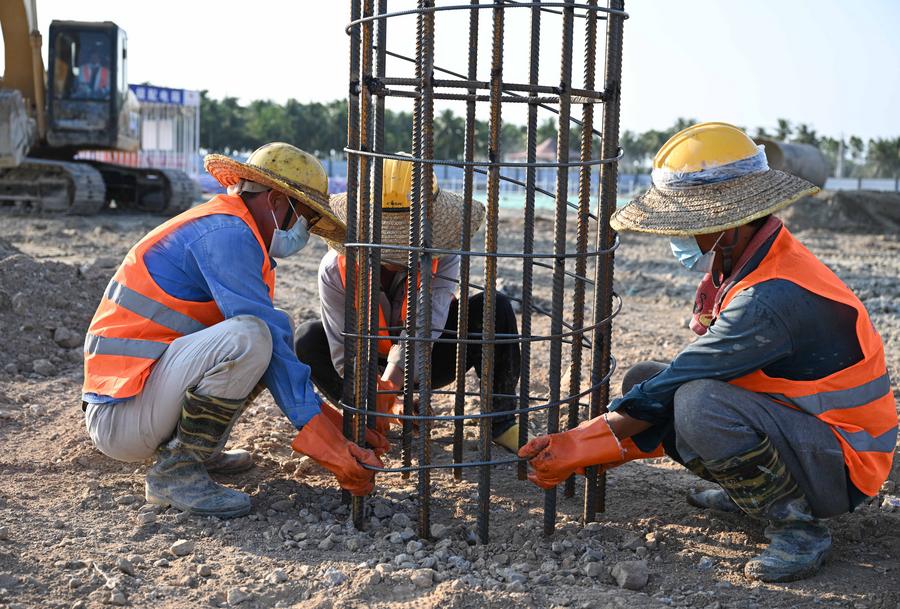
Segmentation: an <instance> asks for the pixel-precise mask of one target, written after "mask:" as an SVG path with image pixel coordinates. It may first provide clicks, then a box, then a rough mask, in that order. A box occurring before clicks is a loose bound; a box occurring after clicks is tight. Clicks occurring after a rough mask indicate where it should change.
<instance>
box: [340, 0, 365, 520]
mask: <svg viewBox="0 0 900 609" xmlns="http://www.w3.org/2000/svg"><path fill="white" fill-rule="evenodd" d="M361 11H362V9H361V3H360V0H351V2H350V20H351V21H355V20H356V19H359V18H360V13H361ZM359 49H360V26H359V25H355V26H353V27H352V28H351V29H350V88H349V90H348V92H347V94H348V97H347V147H348V148H349V149H350V150H358V149H359V92H360V80H359ZM358 167H359V156H358V155H356V154H353V153H350V154H348V155H347V237H346V239H347V242H348V243H353V242H356V240H357V237H358V235H357V221H356V219H357V216H356V207H357V206H356V197H357V190H356V189H357V186H358V184H359V179H358V178H359V176H358V174H357V171H358ZM356 254H357V252H356V248H352V247H348V248H346V257H347V258H346V260H347V281H346V286H345V296H346V298H345V299H344V329H345V331H346V332H347V333H348V334H350V333H352V332H353V330H354V329H355V328H356V325H357V324H356V318H357V308H356V305H357V302H356V275H357V272H356V269H357V265H356V260H357V255H356ZM357 342H359V341H358V339H356V338H353V337H351V336H344V384H343V387H342V392H341V401H342V402H343V403H345V404H356V403H357V402H356V401H355V392H356V378H357V376H358V374H357V373H356V344H357ZM342 431H343V432H344V436H345V437H347V438H351V439H352V438H353V416H352V415H351V413H350V412H344V429H343V430H342ZM342 499H343V501H344V503H350V493H348V492H346V491H344V492H343V493H342ZM354 516H355V514H354ZM356 524H357V523H356V522H354V525H356ZM360 524H361V523H360Z"/></svg>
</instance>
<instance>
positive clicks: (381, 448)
mask: <svg viewBox="0 0 900 609" xmlns="http://www.w3.org/2000/svg"><path fill="white" fill-rule="evenodd" d="M319 408H320V410H321V411H322V414H324V415H325V418H327V419H328V420H329V421H330V422H331V424H332V425H334V426H335V427H337V428H338V430H339V431H341V432H343V429H344V415H343V414H342V413H340V412H338V409H337V408H334V407H333V406H331V405H329V404H326V403H325V402H322V404H320V406H319ZM365 440H366V444H367V445H368V446H370V447H371V448H372V450H373V451H375V455H377V456H379V457H380V456H381V455H383V454H385V453H387V452H388V451H390V450H391V443H390V442H388V439H387V438H385V437H384V435H382V434H380V433H379V432H378V431H377V429H372V428H371V427H368V426H366V436H365Z"/></svg>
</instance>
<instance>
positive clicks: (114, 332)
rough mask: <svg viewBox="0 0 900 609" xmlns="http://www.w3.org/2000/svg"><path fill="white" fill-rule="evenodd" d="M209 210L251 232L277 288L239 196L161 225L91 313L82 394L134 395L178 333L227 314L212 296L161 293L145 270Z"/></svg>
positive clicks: (134, 251)
mask: <svg viewBox="0 0 900 609" xmlns="http://www.w3.org/2000/svg"><path fill="white" fill-rule="evenodd" d="M213 214H226V215H229V216H237V217H238V218H240V219H241V220H243V221H244V223H245V224H246V225H247V226H248V227H249V228H250V230H251V231H253V236H254V237H256V240H257V241H258V242H259V247H260V248H261V249H262V251H263V254H264V256H263V265H262V268H261V269H260V273H261V275H262V278H263V281H264V282H265V284H266V286H267V287H268V288H269V297H273V296H274V293H275V270H274V269H273V268H272V265H271V263H270V261H269V255H268V253H267V252H266V246H265V244H264V242H263V239H262V236H261V235H260V234H259V230H258V229H257V227H256V222H255V221H254V220H253V217H252V216H251V215H250V211H249V210H248V209H247V207H246V206H245V205H244V202H243V200H241V198H240V197H238V196H228V195H218V196H216V197H214V198H213V199H211V200H210V201H208V202H207V203H204V204H203V205H198V206H197V207H194V208H193V209H189V210H187V211H186V212H184V213H181V214H179V215H177V216H175V217H174V218H172V219H171V220H169V221H168V222H165V223H164V224H161V225H160V226H158V227H156V228H155V229H154V230H152V231H151V232H149V233H148V234H147V235H145V236H144V238H143V239H141V240H140V241H138V242H137V244H136V245H135V246H134V247H132V248H131V250H130V251H129V252H128V255H126V256H125V260H124V261H123V262H122V264H121V266H119V269H118V270H117V271H116V274H115V275H113V278H112V280H110V282H109V286H108V287H107V288H106V292H105V293H104V294H103V299H102V300H101V301H100V305H99V306H98V307H97V312H96V313H94V318H93V319H92V320H91V325H90V327H89V328H88V333H87V336H86V338H85V341H84V389H83V391H84V393H96V394H99V395H108V396H111V397H114V398H128V397H132V396H135V395H137V394H139V393H140V392H141V390H142V389H143V388H144V383H145V382H146V381H147V377H148V376H149V375H150V371H151V370H152V369H153V365H154V364H155V363H156V361H157V360H158V359H159V358H160V356H162V354H163V353H164V352H165V351H166V349H167V348H168V346H169V344H170V343H171V342H172V341H174V340H175V339H176V338H179V337H181V336H185V335H187V334H192V333H194V332H198V331H200V330H203V329H204V328H208V327H209V326H212V325H215V324H217V323H219V322H221V321H223V320H224V319H225V317H224V316H223V315H222V312H221V311H220V310H219V307H218V305H216V303H215V301H214V300H210V301H207V302H193V301H189V300H181V299H180V298H175V297H174V296H171V295H169V294H167V293H166V292H164V291H163V290H162V288H160V287H159V286H158V285H157V284H156V282H155V281H153V278H152V277H151V276H150V273H149V271H147V266H146V265H145V264H144V254H146V253H147V251H148V250H149V249H150V248H151V247H153V246H154V245H155V244H156V243H158V242H159V241H160V240H161V239H163V238H165V237H166V236H167V235H169V234H171V233H172V232H174V231H176V230H177V229H178V228H179V227H180V226H182V225H183V224H185V223H187V222H190V221H191V220H194V219H197V218H203V217H205V216H211V215H213Z"/></svg>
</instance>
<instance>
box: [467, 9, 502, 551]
mask: <svg viewBox="0 0 900 609" xmlns="http://www.w3.org/2000/svg"><path fill="white" fill-rule="evenodd" d="M503 17H504V14H503V9H502V8H494V10H493V34H492V40H491V105H490V118H489V121H488V130H489V135H488V159H489V160H490V161H491V162H496V161H499V160H500V129H501V125H502V119H501V116H500V92H501V90H502V87H503V25H504V24H503ZM499 176H500V168H499V167H498V166H496V165H494V166H492V167H491V168H490V169H489V170H488V192H487V216H486V218H485V233H484V249H485V250H486V251H488V252H496V251H497V218H498V216H499V211H500V178H499ZM496 291H497V259H496V258H493V257H490V256H489V257H486V258H485V259H484V308H483V309H482V311H483V314H482V335H483V337H484V339H485V340H486V341H492V340H494V330H495V321H496V320H495V313H496V310H495V307H496ZM457 338H459V337H457ZM493 394H494V345H493V344H491V343H490V342H488V343H486V344H484V345H483V346H482V347H481V412H482V413H489V412H491V411H492V410H493V399H494V395H493ZM480 423H481V425H480V426H479V440H480V441H481V460H482V461H490V460H491V441H492V435H491V420H490V419H488V418H484V419H481V421H480ZM490 513H491V469H490V467H488V466H483V467H480V468H478V536H479V538H480V539H481V541H482V543H487V542H488V534H489V529H490Z"/></svg>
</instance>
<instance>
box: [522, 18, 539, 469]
mask: <svg viewBox="0 0 900 609" xmlns="http://www.w3.org/2000/svg"><path fill="white" fill-rule="evenodd" d="M540 50H541V8H540V7H539V6H534V7H532V9H531V41H530V43H529V49H528V55H529V60H528V84H530V85H532V86H534V85H537V84H538V76H539V67H540ZM529 97H531V98H536V97H537V93H536V92H534V91H532V92H531V93H529ZM537 110H538V107H537V104H536V103H534V102H533V101H532V102H531V103H529V104H528V127H527V129H528V131H527V134H526V145H525V150H526V153H525V154H526V155H527V161H528V163H534V162H535V159H536V157H537ZM534 186H535V168H534V167H530V166H529V167H527V168H526V169H525V211H524V214H525V216H524V225H525V235H524V238H523V241H522V252H523V253H524V254H531V253H533V252H534V192H535V191H534ZM533 275H534V264H533V259H532V258H530V257H529V256H525V257H524V258H522V338H523V339H526V340H523V341H522V346H521V349H520V355H521V358H522V359H521V364H520V366H519V370H520V372H519V410H524V409H525V408H527V407H528V406H530V405H531V404H530V402H529V400H528V398H529V396H530V395H531V341H529V340H527V339H529V338H531V291H532V288H533V285H532V284H533ZM527 441H528V413H527V412H523V413H521V414H520V415H519V446H522V445H523V444H525V442H527ZM517 475H518V478H519V480H525V478H526V477H527V475H528V464H527V463H526V462H525V461H520V462H519V465H518V466H517Z"/></svg>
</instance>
